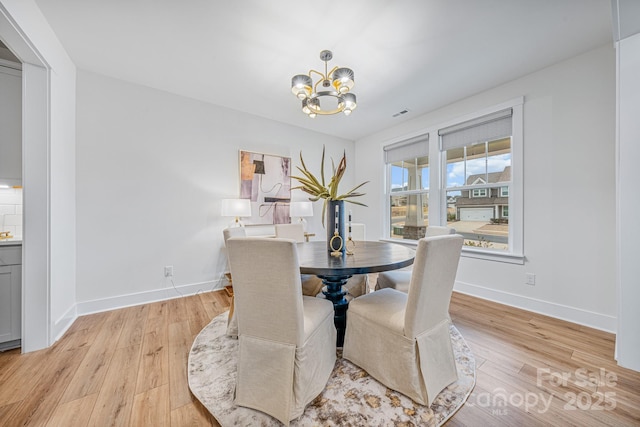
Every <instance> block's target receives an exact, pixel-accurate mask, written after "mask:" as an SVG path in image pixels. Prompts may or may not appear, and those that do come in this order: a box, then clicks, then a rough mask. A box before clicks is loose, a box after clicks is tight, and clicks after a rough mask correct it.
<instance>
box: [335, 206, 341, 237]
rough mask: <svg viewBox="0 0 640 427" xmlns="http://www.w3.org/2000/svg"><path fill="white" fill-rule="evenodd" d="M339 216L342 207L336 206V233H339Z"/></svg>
mask: <svg viewBox="0 0 640 427" xmlns="http://www.w3.org/2000/svg"><path fill="white" fill-rule="evenodd" d="M339 214H340V206H338V205H336V220H335V228H334V231H336V232H338V222H339V219H338V217H339Z"/></svg>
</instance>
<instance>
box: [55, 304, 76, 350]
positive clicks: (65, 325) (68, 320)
mask: <svg viewBox="0 0 640 427" xmlns="http://www.w3.org/2000/svg"><path fill="white" fill-rule="evenodd" d="M77 306H78V305H77V304H74V305H72V306H71V308H69V310H67V311H66V312H65V313H64V314H63V315H62V316H61V317H60V318H59V319H58V320H56V321H55V323H54V324H53V327H52V328H51V336H52V337H53V341H52V343H54V342H56V341H58V340H59V339H60V338H61V337H62V335H64V333H65V332H67V329H69V328H70V327H71V325H73V322H75V321H76V319H77V318H78V310H77Z"/></svg>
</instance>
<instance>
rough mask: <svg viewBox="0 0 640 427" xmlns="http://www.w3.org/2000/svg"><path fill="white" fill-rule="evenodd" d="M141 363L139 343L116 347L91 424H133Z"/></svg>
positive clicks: (99, 426)
mask: <svg viewBox="0 0 640 427" xmlns="http://www.w3.org/2000/svg"><path fill="white" fill-rule="evenodd" d="M139 364H140V345H136V346H130V347H124V348H118V349H116V351H115V353H114V355H113V359H112V361H111V363H110V365H109V370H108V372H107V376H106V378H105V380H104V383H103V384H102V387H101V388H100V392H99V394H98V398H97V399H96V403H95V405H94V409H93V412H92V414H91V418H90V419H89V423H88V425H89V426H91V427H101V426H105V425H109V426H123V427H124V426H129V425H130V420H131V410H132V407H133V397H134V394H135V389H136V378H137V374H138V366H139Z"/></svg>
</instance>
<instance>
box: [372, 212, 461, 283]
mask: <svg viewBox="0 0 640 427" xmlns="http://www.w3.org/2000/svg"><path fill="white" fill-rule="evenodd" d="M447 234H456V229H455V228H451V227H444V226H439V225H430V226H428V227H427V229H426V230H425V233H424V237H433V236H446V235H447ZM410 280H411V267H408V268H406V269H402V270H392V271H383V272H382V273H380V274H378V278H377V279H376V287H375V290H376V291H377V290H380V289H384V288H393V289H397V290H399V291H402V292H409V281H410Z"/></svg>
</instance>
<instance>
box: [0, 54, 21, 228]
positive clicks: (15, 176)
mask: <svg viewBox="0 0 640 427" xmlns="http://www.w3.org/2000/svg"><path fill="white" fill-rule="evenodd" d="M1 184H4V185H9V186H13V185H22V72H21V71H20V70H17V69H14V68H10V67H5V66H3V65H2V64H0V185H1ZM0 231H1V230H0Z"/></svg>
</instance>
